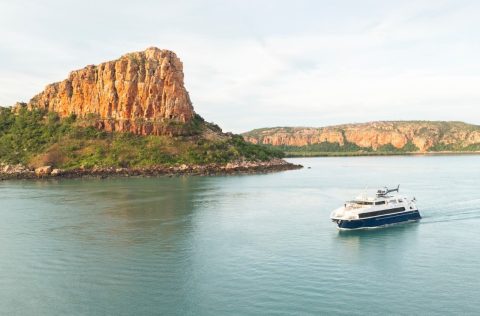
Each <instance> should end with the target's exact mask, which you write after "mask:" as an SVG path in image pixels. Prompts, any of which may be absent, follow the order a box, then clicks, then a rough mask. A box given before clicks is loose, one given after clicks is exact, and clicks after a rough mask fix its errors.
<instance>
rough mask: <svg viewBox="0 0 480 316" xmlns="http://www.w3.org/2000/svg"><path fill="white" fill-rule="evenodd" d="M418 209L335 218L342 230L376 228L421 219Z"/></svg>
mask: <svg viewBox="0 0 480 316" xmlns="http://www.w3.org/2000/svg"><path fill="white" fill-rule="evenodd" d="M421 218H422V217H421V216H420V213H419V212H418V210H414V211H408V212H402V213H396V214H388V215H382V216H376V217H369V218H361V219H353V220H334V221H335V222H336V223H337V227H338V228H339V229H342V230H349V229H364V228H375V227H382V226H386V225H392V224H398V223H403V222H409V221H416V220H419V219H421Z"/></svg>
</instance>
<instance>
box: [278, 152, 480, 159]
mask: <svg viewBox="0 0 480 316" xmlns="http://www.w3.org/2000/svg"><path fill="white" fill-rule="evenodd" d="M284 153H285V158H313V157H378V156H455V155H480V151H426V152H415V151H413V152H399V153H396V152H322V153H320V152H319V153H312V154H311V155H309V154H298V155H292V154H291V152H290V153H289V152H284Z"/></svg>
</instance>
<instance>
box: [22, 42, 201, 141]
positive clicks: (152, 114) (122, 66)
mask: <svg viewBox="0 0 480 316" xmlns="http://www.w3.org/2000/svg"><path fill="white" fill-rule="evenodd" d="M28 107H29V108H30V109H33V108H40V109H46V110H48V111H50V112H56V113H58V115H59V116H60V117H68V116H70V115H72V114H75V115H76V116H77V117H79V118H89V119H90V120H92V119H93V120H94V121H95V122H94V124H95V125H96V126H97V127H98V128H101V129H105V130H106V131H121V132H124V131H129V132H133V133H135V134H142V135H147V134H155V135H165V134H167V135H168V134H175V133H180V134H181V133H182V132H181V131H180V132H179V131H177V130H173V129H172V128H169V127H170V126H172V125H174V124H175V123H188V122H190V121H191V120H192V118H193V117H194V114H195V113H194V111H193V107H192V103H191V101H190V97H189V95H188V92H187V90H186V89H185V86H184V83H183V65H182V62H181V61H180V59H179V58H178V57H177V56H176V55H175V53H173V52H171V51H168V50H161V49H158V48H155V47H151V48H148V49H146V50H145V51H142V52H135V53H130V54H126V55H123V56H122V57H120V58H119V59H117V60H113V61H108V62H105V63H101V64H99V65H97V66H94V65H90V66H87V67H85V68H83V69H80V70H75V71H72V72H71V73H70V75H69V76H68V78H67V79H65V80H63V81H61V82H57V83H53V84H50V85H48V86H47V87H46V88H45V90H44V91H42V92H41V93H39V94H38V95H36V96H35V97H33V98H32V99H31V100H30V102H29V103H28ZM172 123H173V124H172Z"/></svg>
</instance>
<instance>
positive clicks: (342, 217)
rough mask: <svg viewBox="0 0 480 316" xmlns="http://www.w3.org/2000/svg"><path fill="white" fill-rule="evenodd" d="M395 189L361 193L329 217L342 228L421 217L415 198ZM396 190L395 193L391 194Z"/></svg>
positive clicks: (395, 222) (357, 227) (377, 224)
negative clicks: (371, 193)
mask: <svg viewBox="0 0 480 316" xmlns="http://www.w3.org/2000/svg"><path fill="white" fill-rule="evenodd" d="M399 188H400V186H398V187H397V188H395V189H388V188H387V187H385V188H384V189H381V190H378V191H377V193H376V195H375V196H374V197H369V196H367V195H365V194H362V195H360V196H358V197H356V198H355V200H353V201H348V202H346V203H345V204H344V205H343V206H342V207H340V208H338V209H336V210H334V211H333V212H332V213H331V214H330V218H331V219H332V221H333V222H335V223H336V224H337V227H338V228H339V229H342V230H348V229H362V228H374V227H380V226H386V225H391V224H397V223H402V222H409V221H417V220H419V219H420V218H421V216H420V213H419V212H418V208H417V206H416V204H415V202H416V200H415V198H413V199H408V198H407V197H405V196H401V195H399V194H398V193H399ZM393 192H396V193H397V194H392V193H393Z"/></svg>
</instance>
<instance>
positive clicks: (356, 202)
mask: <svg viewBox="0 0 480 316" xmlns="http://www.w3.org/2000/svg"><path fill="white" fill-rule="evenodd" d="M355 204H359V205H373V202H367V201H355Z"/></svg>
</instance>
